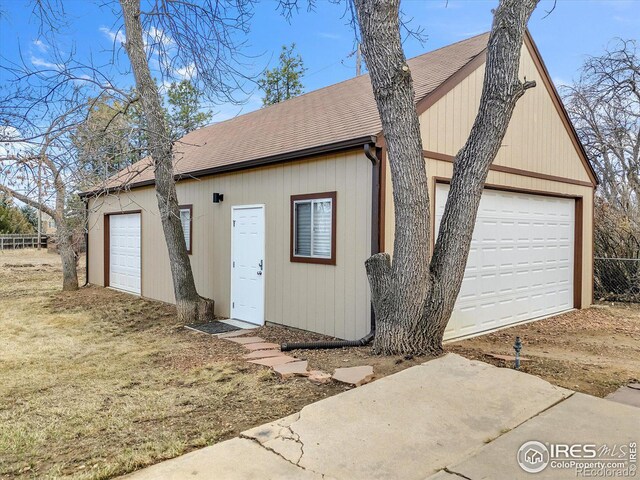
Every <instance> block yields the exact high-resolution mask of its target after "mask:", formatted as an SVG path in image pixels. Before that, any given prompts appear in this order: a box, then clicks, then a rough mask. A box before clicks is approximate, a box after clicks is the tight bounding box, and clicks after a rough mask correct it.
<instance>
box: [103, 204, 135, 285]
mask: <svg viewBox="0 0 640 480" xmlns="http://www.w3.org/2000/svg"><path fill="white" fill-rule="evenodd" d="M109 286H110V287H113V288H117V289H118V290H124V291H125V292H130V293H136V294H138V295H140V214H139V213H129V214H125V215H110V216H109Z"/></svg>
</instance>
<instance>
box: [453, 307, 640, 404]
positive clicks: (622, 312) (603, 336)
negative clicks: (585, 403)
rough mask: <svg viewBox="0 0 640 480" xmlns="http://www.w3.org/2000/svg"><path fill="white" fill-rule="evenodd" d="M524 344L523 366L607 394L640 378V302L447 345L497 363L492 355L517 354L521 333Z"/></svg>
mask: <svg viewBox="0 0 640 480" xmlns="http://www.w3.org/2000/svg"><path fill="white" fill-rule="evenodd" d="M516 336H520V338H521V339H522V342H523V344H524V346H523V349H522V352H521V355H523V356H526V357H528V358H530V360H529V361H526V362H523V364H522V371H523V372H527V373H531V374H533V375H537V376H539V377H541V378H544V379H545V380H547V381H549V382H551V383H554V384H556V385H559V386H562V387H565V388H570V389H572V390H577V391H579V392H583V393H588V394H590V395H596V396H598V397H604V396H606V395H607V394H609V393H611V392H613V391H615V390H616V389H617V388H618V387H620V386H621V385H626V384H627V383H630V382H634V381H638V379H639V378H640V305H638V304H611V303H610V304H601V305H595V306H593V307H591V308H589V309H585V310H579V311H575V312H570V313H567V314H564V315H559V316H557V317H553V318H549V319H546V320H541V321H538V322H533V323H528V324H525V325H518V326H515V327H511V328H508V329H504V330H500V331H498V332H494V333H490V334H488V335H483V336H481V337H475V338H471V339H468V340H463V341H460V342H455V343H449V344H447V345H446V349H447V350H448V351H450V352H455V353H458V354H461V355H464V356H466V357H468V358H473V359H478V360H482V361H485V362H488V363H492V364H494V365H497V366H501V367H502V366H506V367H512V366H513V362H505V361H502V360H498V359H494V358H491V357H489V356H488V354H490V353H495V354H507V355H513V354H514V351H513V344H514V342H515V337H516Z"/></svg>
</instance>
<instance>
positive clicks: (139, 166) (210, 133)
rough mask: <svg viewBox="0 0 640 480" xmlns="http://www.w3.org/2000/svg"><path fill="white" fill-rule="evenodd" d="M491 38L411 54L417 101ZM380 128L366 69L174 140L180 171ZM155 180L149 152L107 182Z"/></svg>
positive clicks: (235, 161)
mask: <svg viewBox="0 0 640 480" xmlns="http://www.w3.org/2000/svg"><path fill="white" fill-rule="evenodd" d="M488 38H489V34H488V33H484V34H482V35H478V36H475V37H472V38H469V39H467V40H463V41H461V42H458V43H454V44H452V45H449V46H446V47H443V48H440V49H438V50H434V51H432V52H428V53H425V54H423V55H420V56H418V57H414V58H412V59H410V60H409V61H408V63H409V67H410V69H411V73H412V76H413V84H414V89H415V93H416V101H419V100H420V99H422V98H424V97H425V96H427V95H429V93H431V92H433V90H435V89H436V88H437V87H438V86H439V85H440V84H442V83H443V82H444V81H445V80H447V79H448V78H449V77H450V76H451V75H453V74H454V73H456V72H457V71H458V70H459V69H460V68H462V67H463V66H464V65H465V64H467V63H468V62H469V61H471V60H472V59H473V58H474V57H476V56H477V55H479V54H480V53H482V52H483V51H484V49H485V48H486V46H487V41H488ZM381 130H382V126H381V123H380V118H379V116H378V111H377V107H376V103H375V100H374V98H373V92H372V89H371V83H370V80H369V75H361V76H359V77H355V78H352V79H349V80H346V81H343V82H340V83H337V84H335V85H330V86H328V87H325V88H321V89H319V90H315V91H312V92H309V93H305V94H303V95H300V96H298V97H295V98H292V99H290V100H287V101H285V102H282V103H278V104H275V105H271V106H268V107H266V108H262V109H260V110H256V111H254V112H250V113H247V114H244V115H241V116H238V117H235V118H232V119H230V120H226V121H224V122H220V123H216V124H214V125H210V126H208V127H203V128H200V129H198V130H195V131H193V132H191V133H189V134H187V135H186V136H185V137H183V138H182V139H181V140H180V141H179V142H177V143H176V144H175V145H174V156H175V159H174V167H175V173H176V174H177V175H188V174H193V173H196V172H198V171H203V170H210V169H215V168H223V167H227V166H231V165H234V164H242V163H245V162H249V161H252V160H257V159H262V158H268V157H272V156H275V155H282V154H286V153H293V152H297V151H300V150H305V149H310V148H313V147H320V146H323V145H328V144H333V143H338V142H342V141H347V140H352V139H356V138H361V137H365V136H375V135H378V134H379V133H380V131H381ZM151 180H153V169H152V168H151V160H150V159H149V158H145V159H143V160H141V161H139V162H137V163H135V164H134V165H132V166H130V167H128V168H126V169H124V170H122V171H121V172H119V173H118V174H116V175H114V176H113V177H112V178H111V179H110V180H109V181H108V185H107V187H108V188H113V187H118V186H121V185H125V184H126V185H128V186H135V185H136V184H138V183H141V182H145V183H147V182H149V181H151Z"/></svg>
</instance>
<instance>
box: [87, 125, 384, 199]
mask: <svg viewBox="0 0 640 480" xmlns="http://www.w3.org/2000/svg"><path fill="white" fill-rule="evenodd" d="M375 143H376V136H375V135H365V136H362V137H356V138H352V139H348V140H341V141H339V142H333V143H328V144H324V145H318V146H315V147H309V148H304V149H300V150H294V151H291V152H285V153H280V154H277V155H271V156H268V157H261V158H256V159H252V160H247V161H245V162H238V163H232V164H229V165H220V166H218V167H211V168H205V169H202V170H194V171H192V172H185V173H179V174H176V175H175V176H174V179H175V180H176V181H179V180H187V179H191V178H201V177H206V176H209V175H216V174H220V173H229V172H236V171H239V170H247V169H250V168H257V167H263V166H267V165H274V164H278V163H283V162H287V161H293V160H303V159H305V158H308V157H312V156H315V155H322V154H326V153H334V152H339V151H344V150H349V149H352V148H356V147H361V146H363V145H366V144H375ZM154 184H155V180H153V179H151V180H142V181H139V182H132V183H130V184H125V185H120V186H117V187H109V188H102V189H97V190H91V191H88V192H81V193H79V196H80V198H87V197H90V196H99V195H106V194H111V193H116V192H121V191H125V190H131V189H133V188H141V187H147V186H150V185H154Z"/></svg>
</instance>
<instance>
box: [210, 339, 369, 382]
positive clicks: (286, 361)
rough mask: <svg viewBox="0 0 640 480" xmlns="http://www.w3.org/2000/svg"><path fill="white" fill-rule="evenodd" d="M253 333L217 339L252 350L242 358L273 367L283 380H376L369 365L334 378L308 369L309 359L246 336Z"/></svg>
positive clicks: (340, 370) (340, 372) (339, 372)
mask: <svg viewBox="0 0 640 480" xmlns="http://www.w3.org/2000/svg"><path fill="white" fill-rule="evenodd" d="M254 332H255V330H244V331H240V333H238V332H230V333H223V334H220V335H217V336H218V338H222V339H224V340H227V341H229V342H233V343H237V344H239V345H242V346H243V347H244V348H246V349H247V350H249V351H250V353H247V354H245V355H243V357H242V358H243V359H245V360H246V361H247V362H249V363H253V364H254V365H262V366H264V367H270V368H271V369H272V370H273V371H274V372H275V373H276V374H277V375H278V376H280V378H282V379H288V378H293V377H308V378H309V380H310V381H311V382H313V383H317V384H323V383H327V382H330V381H331V380H332V379H333V380H336V381H338V382H343V383H346V384H348V385H352V386H354V387H359V386H360V385H364V384H365V383H368V382H370V381H371V380H373V377H374V373H373V367H371V366H369V365H365V366H359V367H348V368H337V369H336V370H335V372H334V374H333V375H331V374H329V373H326V372H323V371H320V370H309V364H308V362H307V361H306V360H299V359H297V358H295V357H292V356H290V355H286V354H285V353H283V352H281V351H280V346H279V345H277V344H275V343H270V342H267V341H266V340H265V339H264V338H261V337H256V336H244V335H246V334H248V333H254Z"/></svg>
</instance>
